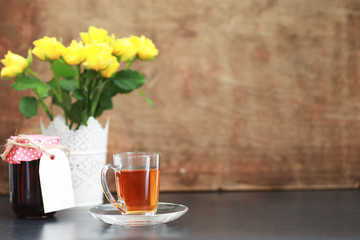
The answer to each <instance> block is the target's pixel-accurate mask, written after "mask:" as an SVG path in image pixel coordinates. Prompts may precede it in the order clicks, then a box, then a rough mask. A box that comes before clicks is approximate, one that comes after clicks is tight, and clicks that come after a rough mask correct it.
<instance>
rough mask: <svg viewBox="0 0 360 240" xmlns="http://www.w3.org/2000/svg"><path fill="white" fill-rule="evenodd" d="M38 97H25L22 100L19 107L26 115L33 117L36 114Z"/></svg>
mask: <svg viewBox="0 0 360 240" xmlns="http://www.w3.org/2000/svg"><path fill="white" fill-rule="evenodd" d="M37 105H38V102H37V99H36V98H34V97H23V98H21V100H20V104H19V108H20V112H21V113H22V114H23V115H24V116H25V117H26V118H31V117H34V116H36V114H37V112H38V110H37Z"/></svg>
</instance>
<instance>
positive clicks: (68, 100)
mask: <svg viewBox="0 0 360 240" xmlns="http://www.w3.org/2000/svg"><path fill="white" fill-rule="evenodd" d="M61 94H62V99H63V104H64V107H65V108H66V110H69V109H70V108H71V97H70V95H69V93H68V92H65V91H61Z"/></svg>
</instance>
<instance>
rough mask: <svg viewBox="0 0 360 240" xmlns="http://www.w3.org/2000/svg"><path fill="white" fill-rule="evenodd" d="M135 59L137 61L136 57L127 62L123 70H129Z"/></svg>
mask: <svg viewBox="0 0 360 240" xmlns="http://www.w3.org/2000/svg"><path fill="white" fill-rule="evenodd" d="M136 59H137V55H136V56H135V57H134V58H133V59H131V60H130V61H129V62H128V64H127V65H126V67H125V70H128V69H129V68H130V66H131V64H133V62H135V60H136Z"/></svg>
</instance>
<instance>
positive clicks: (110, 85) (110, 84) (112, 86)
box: [104, 81, 121, 97]
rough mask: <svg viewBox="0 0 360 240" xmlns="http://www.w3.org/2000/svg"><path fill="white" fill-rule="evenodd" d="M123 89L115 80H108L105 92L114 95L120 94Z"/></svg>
mask: <svg viewBox="0 0 360 240" xmlns="http://www.w3.org/2000/svg"><path fill="white" fill-rule="evenodd" d="M120 91H121V90H120V89H119V88H118V87H117V86H116V85H115V83H114V82H113V81H108V82H107V84H106V85H105V87H104V92H108V93H109V94H110V95H111V96H112V97H113V96H115V95H116V94H118V93H119V92H120Z"/></svg>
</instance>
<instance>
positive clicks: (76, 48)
mask: <svg viewBox="0 0 360 240" xmlns="http://www.w3.org/2000/svg"><path fill="white" fill-rule="evenodd" d="M62 56H63V57H64V60H65V62H66V63H67V64H69V65H77V64H80V63H82V62H83V61H85V58H86V52H85V48H84V45H83V43H82V42H79V43H77V42H76V41H75V40H72V42H71V44H70V46H69V47H67V48H64V50H63V53H62Z"/></svg>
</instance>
